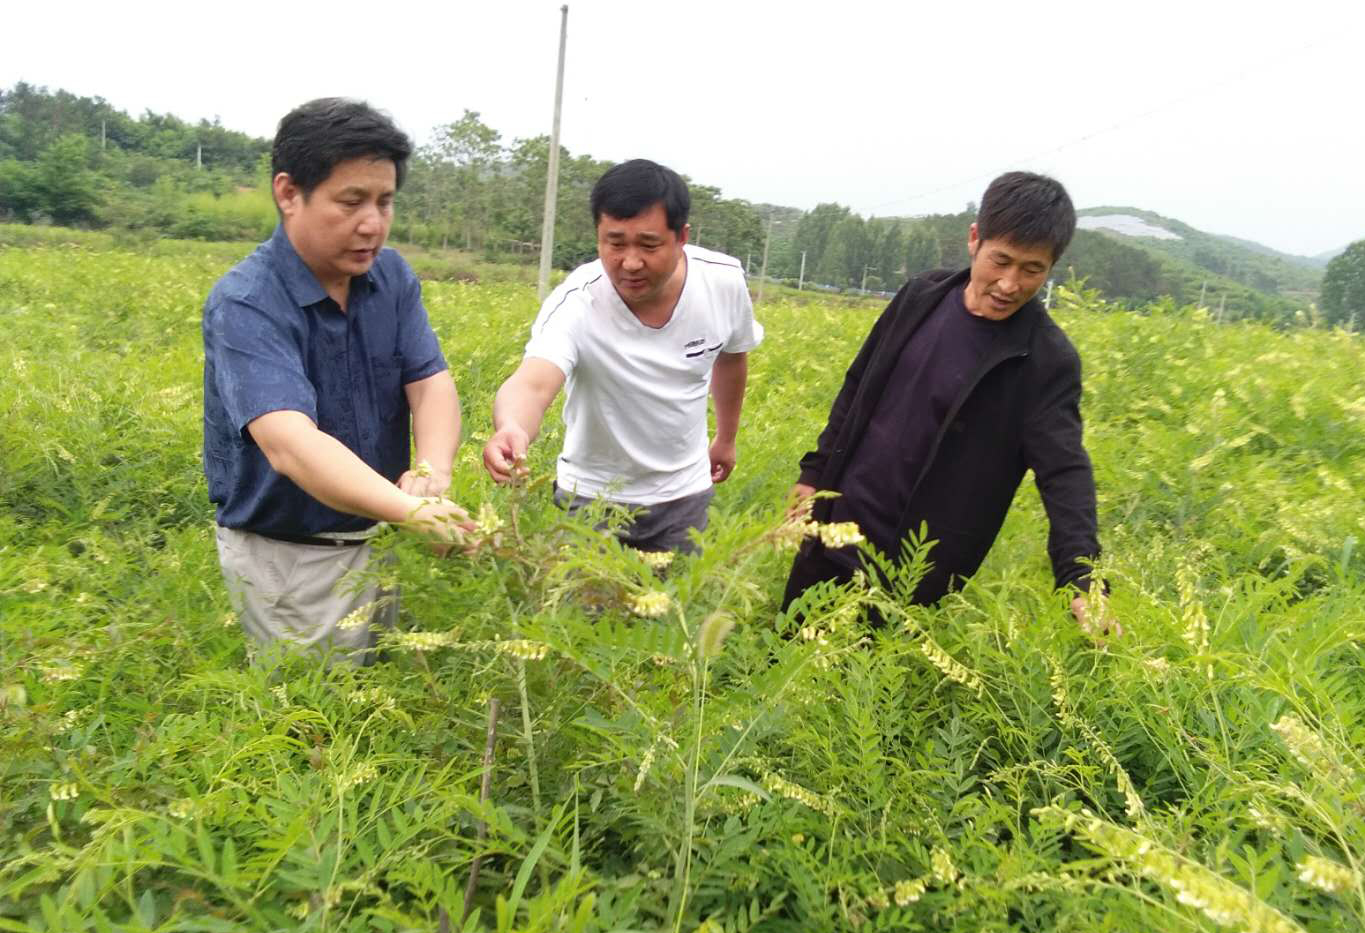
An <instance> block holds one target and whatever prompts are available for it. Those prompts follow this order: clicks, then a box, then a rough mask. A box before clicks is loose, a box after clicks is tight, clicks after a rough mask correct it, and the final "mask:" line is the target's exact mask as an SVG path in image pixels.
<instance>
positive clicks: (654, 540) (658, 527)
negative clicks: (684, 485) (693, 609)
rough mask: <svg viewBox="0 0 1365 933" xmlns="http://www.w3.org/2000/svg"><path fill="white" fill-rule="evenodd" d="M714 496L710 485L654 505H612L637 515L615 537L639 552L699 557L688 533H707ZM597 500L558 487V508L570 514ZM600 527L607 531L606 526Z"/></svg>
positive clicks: (714, 492) (713, 490)
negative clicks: (672, 552) (694, 555)
mask: <svg viewBox="0 0 1365 933" xmlns="http://www.w3.org/2000/svg"><path fill="white" fill-rule="evenodd" d="M715 495H716V487H715V486H709V487H707V488H706V489H704V490H702V491H701V492H699V493H695V494H693V495H690V496H683V497H682V498H681V499H672V500H670V501H668V502H658V503H655V504H654V505H631V504H630V503H628V502H621V503H613V504H615V505H619V506H620V507H621V508H623V509H627V510H629V511H631V512H633V513H634V516H633V517H632V518H631V520H630V521H628V522H627V523H626V524H625V525H624V526H622V527H621V528H620V529H619V530H618V531H617V532H616V536H617V537H618V538H619V539H620V541H621V543H622V544H625V545H627V546H628V547H633V548H635V550H637V551H678V552H680V553H682V554H696V553H697V552H698V551H700V548H698V547H697V545H696V544H695V543H693V541H692V539H691V538H689V537H688V534H687V533H688V532H689V531H690V530H691V529H693V528H695V529H697V530H698V531H705V530H706V520H707V516H706V509H707V506H709V505H710V504H711V500H712V499H713V498H715ZM595 501H596V500H594V499H590V498H588V497H587V496H579V495H575V494H573V493H571V492H568V491H567V490H564V489H561V488H560V487H559V486H558V485H556V486H555V505H558V506H559V507H560V508H564V509H568V511H569V513H570V514H572V513H574V512H578V511H581V510H582V509H584V508H586V507H588V506H589V505H592V503H593V502H595ZM599 527H601V528H603V529H605V528H606V525H605V524H603V525H601V526H599Z"/></svg>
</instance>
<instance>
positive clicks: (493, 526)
mask: <svg viewBox="0 0 1365 933" xmlns="http://www.w3.org/2000/svg"><path fill="white" fill-rule="evenodd" d="M474 523H475V525H476V527H475V529H474V530H475V532H476V533H477V534H480V535H483V536H484V537H488V536H489V535H494V534H497V533H498V532H499V531H501V530H502V528H503V520H502V517H501V516H500V515H498V510H497V509H495V508H494V507H493V506H492V505H491V504H490V503H487V502H485V503H483V504H482V505H480V506H479V515H478V518H476V519H475V522H474Z"/></svg>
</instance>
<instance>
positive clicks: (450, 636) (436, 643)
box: [391, 632, 456, 651]
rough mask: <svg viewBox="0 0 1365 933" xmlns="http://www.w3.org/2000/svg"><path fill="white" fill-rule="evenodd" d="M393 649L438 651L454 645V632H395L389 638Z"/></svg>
mask: <svg viewBox="0 0 1365 933" xmlns="http://www.w3.org/2000/svg"><path fill="white" fill-rule="evenodd" d="M391 638H392V639H393V643H394V646H395V647H398V648H405V649H407V650H408V651H438V650H440V649H441V648H449V647H451V646H453V645H454V644H455V638H456V635H455V633H454V632H397V633H395V634H394V635H392V636H391Z"/></svg>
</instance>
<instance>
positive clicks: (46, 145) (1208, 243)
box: [0, 82, 1322, 323]
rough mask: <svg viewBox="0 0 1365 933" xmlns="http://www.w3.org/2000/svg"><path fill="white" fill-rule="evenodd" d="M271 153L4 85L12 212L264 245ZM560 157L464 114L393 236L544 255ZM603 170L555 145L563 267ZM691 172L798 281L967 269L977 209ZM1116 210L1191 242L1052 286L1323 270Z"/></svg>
mask: <svg viewBox="0 0 1365 933" xmlns="http://www.w3.org/2000/svg"><path fill="white" fill-rule="evenodd" d="M269 148H270V143H269V141H268V140H266V139H262V138H259V137H252V136H250V135H248V134H245V133H241V132H238V131H236V130H231V129H228V128H226V127H224V126H222V125H221V124H220V123H218V122H217V120H214V121H212V122H210V121H207V120H201V121H199V122H198V123H192V122H188V121H184V120H181V119H179V118H177V117H174V116H171V115H169V114H156V113H152V112H150V111H148V112H146V113H144V114H142V115H140V116H136V117H134V116H130V115H129V114H127V113H126V112H124V111H121V110H119V109H117V108H116V107H114V106H113V105H111V104H110V103H109V102H107V101H105V100H104V99H102V98H99V97H82V96H77V95H75V94H72V93H70V92H68V91H64V90H56V91H49V90H48V89H46V88H42V87H35V86H32V85H29V84H25V83H22V82H21V83H19V84H16V85H15V86H14V87H13V88H11V89H8V90H4V89H0V221H6V220H9V221H18V222H23V223H37V224H57V225H64V226H75V227H83V228H108V229H112V230H115V231H119V232H121V233H126V234H128V235H129V236H131V237H132V238H133V239H134V240H135V241H136V240H147V239H154V238H157V237H172V238H182V239H202V240H254V239H261V238H263V237H265V236H266V235H268V233H269V231H270V230H271V229H272V227H273V226H274V223H275V211H274V205H273V203H272V201H271V198H270V193H269ZM660 158H661V159H662V160H663V161H665V162H667V156H666V155H663V154H661V155H660ZM548 163H549V138H548V137H547V136H535V137H530V138H526V139H512V140H510V141H505V140H504V139H503V138H502V135H501V134H500V133H499V132H498V131H497V130H496V129H494V128H493V127H491V126H488V125H487V124H486V123H484V122H483V120H482V119H481V117H480V115H479V114H478V113H477V112H475V111H471V110H466V111H464V113H463V114H462V115H461V116H460V117H459V118H458V119H456V120H454V121H452V122H450V123H447V124H444V125H442V126H439V127H437V128H436V129H435V130H434V131H433V132H432V134H431V136H430V138H429V139H428V140H426V141H424V142H421V143H420V144H419V145H418V147H417V151H416V153H415V155H414V158H413V160H412V163H411V166H410V172H409V176H408V181H407V184H406V186H405V188H404V190H403V193H402V196H401V201H400V210H399V213H398V217H397V219H396V221H395V224H394V229H393V238H394V240H395V241H396V242H398V243H400V244H410V245H420V246H424V247H427V248H444V249H460V250H465V251H470V252H474V253H476V254H479V255H481V256H482V257H483V258H484V259H487V260H492V261H509V260H510V261H522V262H530V261H533V260H534V258H535V256H536V255H537V254H538V250H539V239H540V228H541V220H542V216H543V198H544V190H545V181H546V176H547V171H548ZM609 164H610V163H608V162H604V161H601V160H598V159H596V158H594V157H593V156H591V155H587V154H579V155H575V154H573V153H571V152H570V151H569V150H568V149H565V148H563V147H561V151H560V161H559V166H560V179H559V195H558V209H557V214H556V218H557V219H556V227H555V253H554V263H555V265H556V266H557V267H559V268H572V267H573V266H574V265H576V264H578V263H580V262H582V261H584V260H586V259H588V258H591V257H592V256H593V255H594V251H595V236H594V231H593V228H592V223H591V219H590V217H589V216H588V212H587V207H586V205H587V194H588V191H589V190H590V188H591V186H592V184H593V182H594V181H595V180H596V179H597V177H598V176H600V175H601V173H602V172H603V171H604V170H605V169H606V168H607V167H608V166H609ZM689 182H690V183H691V186H692V197H693V207H692V216H691V225H692V237H693V242H698V243H700V244H701V245H703V246H707V247H710V248H714V249H719V250H721V251H723V252H726V253H729V254H731V255H734V256H736V257H738V258H740V259H741V260H743V261H744V262H745V264H746V267H747V268H748V269H749V272H750V274H751V275H759V274H761V273H762V272H763V271H764V269H765V268H766V271H767V273H768V275H769V277H770V278H775V279H779V280H784V281H787V282H789V283H790V284H793V285H797V284H800V285H803V286H806V287H816V288H823V289H827V290H858V291H874V292H889V291H893V290H895V289H896V288H898V287H899V286H900V284H901V283H902V282H903V281H904V280H905V279H906V278H908V277H909V276H911V275H914V274H916V273H918V272H921V271H924V270H926V269H930V268H936V267H941V266H961V265H964V264H965V263H966V261H967V253H966V232H967V228H968V226H969V225H970V223H971V221H972V220H973V218H974V212H975V206H974V205H971V204H969V205H967V206H966V209H965V210H964V211H963V212H961V213H957V214H935V215H928V216H921V217H866V218H865V217H863V216H861V215H859V214H857V213H856V212H854V211H852V210H851V209H850V208H848V207H845V206H843V205H841V204H838V203H836V202H832V201H831V202H827V203H821V204H818V205H817V206H816V207H814V208H813V209H812V210H809V211H803V210H801V209H798V208H793V207H784V206H780V205H769V204H755V203H751V202H749V201H746V200H744V199H742V198H731V197H726V196H725V195H724V194H723V193H722V191H721V190H720V189H719V188H717V187H715V186H711V185H707V184H705V183H704V181H699V180H695V179H689ZM1116 210H1121V211H1124V212H1126V213H1129V214H1134V215H1137V216H1140V217H1143V218H1147V219H1149V220H1152V221H1153V222H1155V223H1159V224H1160V225H1162V226H1164V227H1165V228H1166V229H1169V230H1172V231H1173V232H1175V233H1178V234H1179V236H1180V239H1178V240H1177V239H1170V240H1165V239H1163V240H1150V239H1146V238H1143V239H1137V238H1133V237H1126V236H1120V235H1116V234H1114V233H1111V232H1107V231H1103V230H1078V231H1077V235H1076V238H1075V240H1074V241H1073V243H1072V245H1071V247H1070V249H1069V250H1068V251H1067V253H1066V255H1065V256H1064V257H1063V258H1062V260H1061V262H1060V263H1059V265H1058V268H1057V270H1056V272H1057V275H1056V278H1057V280H1058V281H1069V280H1083V281H1084V284H1085V285H1086V287H1089V288H1095V289H1098V290H1099V291H1100V292H1101V293H1103V294H1104V295H1105V296H1106V298H1108V299H1109V300H1110V301H1111V302H1114V303H1116V304H1118V305H1120V306H1124V307H1136V306H1138V305H1142V304H1146V303H1149V302H1151V301H1155V300H1157V299H1159V298H1161V297H1163V296H1170V297H1171V298H1172V299H1174V300H1175V301H1176V302H1177V303H1180V304H1188V303H1193V302H1200V301H1202V303H1203V304H1205V305H1206V306H1207V307H1209V308H1211V309H1213V310H1215V311H1216V312H1217V313H1218V315H1219V317H1220V318H1223V319H1235V318H1256V319H1260V320H1266V321H1271V322H1276V323H1288V322H1291V321H1294V320H1296V319H1297V316H1298V315H1300V314H1301V313H1303V312H1305V311H1307V310H1309V309H1310V308H1311V306H1312V303H1313V302H1314V301H1315V300H1316V297H1317V294H1316V293H1317V289H1318V286H1319V283H1320V281H1321V277H1322V273H1321V268H1320V267H1316V268H1315V267H1314V266H1313V265H1312V261H1311V260H1307V259H1303V260H1302V261H1301V262H1294V261H1292V259H1291V258H1288V257H1283V256H1282V255H1280V254H1275V253H1274V251H1273V250H1269V249H1268V248H1266V247H1262V246H1259V245H1258V244H1251V243H1247V242H1243V241H1236V240H1234V239H1233V238H1229V237H1218V236H1214V235H1211V234H1206V233H1202V232H1200V231H1198V230H1194V229H1193V228H1191V227H1188V226H1187V225H1184V224H1181V223H1179V222H1178V221H1172V220H1169V219H1167V218H1161V217H1159V216H1158V215H1154V214H1151V213H1150V212H1144V211H1140V210H1137V209H1133V208H1096V209H1091V210H1089V211H1085V212H1083V213H1091V214H1093V213H1098V212H1105V211H1109V212H1112V211H1116ZM765 247H766V249H765ZM765 252H766V254H767V255H766V266H765ZM1310 316H1311V315H1310Z"/></svg>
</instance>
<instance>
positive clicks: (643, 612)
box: [627, 590, 673, 619]
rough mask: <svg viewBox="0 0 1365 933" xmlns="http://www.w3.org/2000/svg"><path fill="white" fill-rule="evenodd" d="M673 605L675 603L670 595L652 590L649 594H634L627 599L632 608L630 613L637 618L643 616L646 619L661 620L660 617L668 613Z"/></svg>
mask: <svg viewBox="0 0 1365 933" xmlns="http://www.w3.org/2000/svg"><path fill="white" fill-rule="evenodd" d="M672 604H673V601H672V600H671V599H669V598H668V594H667V593H660V592H659V591H658V590H652V591H650V592H648V593H637V594H633V595H631V596H630V597H628V599H627V605H628V606H629V607H630V611H631V612H633V613H635V614H636V615H637V616H643V617H644V618H646V619H657V618H659V616H661V615H663V614H664V613H666V612H668V609H669V607H670V606H671V605H672Z"/></svg>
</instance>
